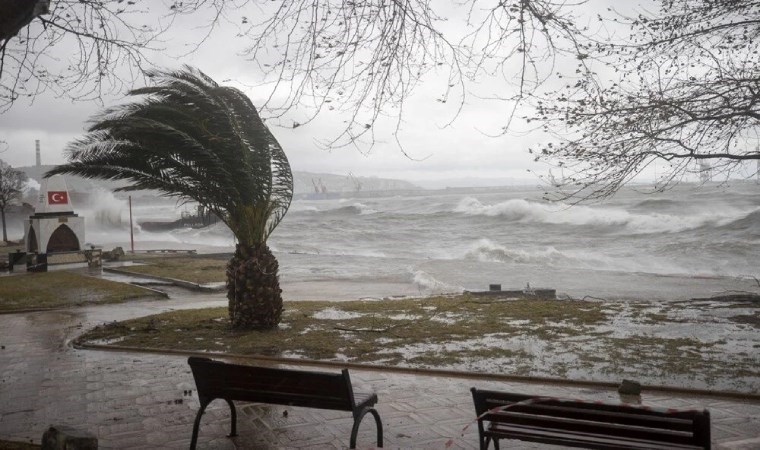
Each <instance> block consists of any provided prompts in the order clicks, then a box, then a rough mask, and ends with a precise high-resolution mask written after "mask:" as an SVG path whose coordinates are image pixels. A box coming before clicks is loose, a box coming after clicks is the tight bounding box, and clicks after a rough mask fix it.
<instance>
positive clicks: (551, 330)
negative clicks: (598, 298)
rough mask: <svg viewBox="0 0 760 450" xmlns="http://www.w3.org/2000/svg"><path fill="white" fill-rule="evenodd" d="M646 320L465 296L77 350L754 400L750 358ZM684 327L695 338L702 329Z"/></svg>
mask: <svg viewBox="0 0 760 450" xmlns="http://www.w3.org/2000/svg"><path fill="white" fill-rule="evenodd" d="M674 311H676V310H675V309H674ZM621 312H623V313H625V316H626V319H625V322H626V323H627V325H625V324H623V325H621V324H620V314H621ZM652 312H653V311H652V309H651V305H650V307H649V308H633V309H631V308H629V307H628V306H620V305H615V304H609V303H601V302H585V301H557V300H527V299H526V300H495V299H484V298H478V297H474V296H470V295H460V296H441V297H431V298H424V299H395V300H383V301H351V302H340V303H336V302H324V301H306V302H286V304H285V311H284V312H283V319H282V322H281V324H280V327H279V328H278V329H276V330H273V331H267V332H257V331H250V332H238V331H233V330H232V329H231V328H230V325H229V321H228V318H227V313H228V312H227V309H226V308H215V309H202V310H185V311H172V312H167V313H164V314H159V315H155V316H150V317H145V318H140V319H135V320H130V321H126V322H121V323H112V324H108V325H104V326H101V327H98V328H95V329H93V330H91V331H90V332H88V333H86V334H85V335H84V336H82V337H81V338H80V341H79V342H80V343H104V344H108V343H113V344H116V345H124V346H130V347H141V348H151V349H177V350H190V351H206V352H218V353H235V354H249V355H269V356H280V357H291V358H305V359H314V360H327V361H350V362H354V363H366V364H379V365H387V366H407V367H426V368H449V369H451V368H453V369H456V370H472V371H487V372H499V373H511V374H516V375H541V376H553V377H567V376H571V377H576V378H584V379H597V380H598V379H600V378H601V379H603V380H612V381H619V380H620V379H621V378H622V377H626V378H633V379H640V380H641V381H643V382H649V383H652V382H654V383H657V382H658V381H657V380H673V379H676V378H677V379H683V380H689V383H692V381H693V380H694V378H695V377H697V378H698V379H699V380H701V381H700V382H703V383H705V384H707V385H710V384H711V383H722V385H721V386H723V387H725V386H728V385H727V384H726V383H735V384H736V386H739V388H740V389H745V390H748V391H754V390H756V386H755V385H756V382H754V381H746V380H752V379H756V377H757V376H758V375H760V372H759V371H758V369H757V357H756V352H752V351H750V352H745V353H744V354H742V353H741V352H738V351H733V352H728V353H726V349H725V347H726V346H729V347H730V342H728V341H726V340H725V339H724V340H719V341H714V340H707V341H704V340H700V339H699V338H698V337H696V336H689V337H683V336H678V335H670V336H668V335H662V336H659V335H658V336H655V335H652V334H648V333H637V331H636V330H637V328H636V327H643V328H644V329H647V328H648V327H650V325H648V324H649V323H650V322H651V321H652V320H653V319H654V318H655V317H657V316H656V315H655V316H654V317H652V314H651V313H652ZM692 320H693V321H694V326H695V327H699V326H700V323H702V322H699V321H700V320H709V317H708V318H707V319H704V318H700V317H697V318H694V319H692ZM670 322H671V321H670V320H668V321H666V322H664V323H666V324H667V323H670ZM619 327H622V328H619ZM754 348H757V346H755V347H754ZM742 377H744V379H742ZM653 380H654V381H653ZM753 383H754V384H753Z"/></svg>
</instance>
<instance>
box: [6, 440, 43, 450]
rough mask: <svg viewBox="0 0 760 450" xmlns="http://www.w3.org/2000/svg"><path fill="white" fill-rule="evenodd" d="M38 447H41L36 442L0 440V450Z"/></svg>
mask: <svg viewBox="0 0 760 450" xmlns="http://www.w3.org/2000/svg"><path fill="white" fill-rule="evenodd" d="M39 448H42V447H41V446H39V445H37V444H29V443H26V442H15V441H3V440H0V450H36V449H39Z"/></svg>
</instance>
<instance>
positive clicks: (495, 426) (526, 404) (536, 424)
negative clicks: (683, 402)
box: [471, 388, 710, 449]
mask: <svg viewBox="0 0 760 450" xmlns="http://www.w3.org/2000/svg"><path fill="white" fill-rule="evenodd" d="M471 391H472V395H473V401H474V403H475V411H476V414H477V415H478V417H479V419H478V430H479V433H480V440H481V441H480V444H481V448H486V447H487V446H488V443H489V440H487V439H486V438H489V439H492V440H494V441H498V439H521V440H527V441H535V442H543V443H552V444H560V445H568V446H576V447H577V446H580V447H589V448H678V449H709V448H710V421H709V412H708V411H707V410H703V411H695V410H675V409H657V408H647V407H642V406H637V405H627V404H613V403H602V402H583V401H577V400H572V399H558V398H548V397H534V396H530V395H525V394H515V393H510V392H499V391H483V390H478V389H476V388H472V389H471ZM521 402H522V403H521Z"/></svg>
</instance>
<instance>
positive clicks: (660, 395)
mask: <svg viewBox="0 0 760 450" xmlns="http://www.w3.org/2000/svg"><path fill="white" fill-rule="evenodd" d="M225 304H226V300H225V298H224V294H189V293H186V292H184V291H172V299H170V300H155V301H145V302H132V303H128V304H121V305H103V306H91V307H82V308H75V309H66V310H57V311H47V312H33V313H22V314H5V315H0V346H2V349H0V440H13V441H26V442H29V441H32V442H35V443H39V442H40V439H41V437H42V433H43V432H44V431H45V429H46V428H47V427H48V426H49V425H52V424H56V425H69V426H72V427H75V428H78V429H80V430H86V431H89V432H91V433H93V434H95V435H96V436H97V437H98V439H99V443H100V447H101V448H118V449H129V448H187V447H188V446H189V443H190V437H191V432H192V426H193V420H194V418H195V413H196V412H197V410H198V408H199V403H198V399H197V397H196V395H195V384H194V382H193V378H192V374H191V373H190V368H189V366H188V365H187V358H186V357H185V356H181V355H157V354H142V353H131V352H111V351H99V350H77V349H74V348H72V347H71V345H70V342H71V340H72V339H73V338H75V337H76V336H77V335H79V334H80V333H82V332H83V331H84V330H85V329H88V328H91V327H93V326H95V325H98V324H102V323H104V322H108V321H114V320H124V319H128V318H132V317H139V316H144V315H149V314H155V313H158V312H162V311H166V310H169V309H185V308H195V307H206V306H211V305H213V306H223V305H225ZM317 370H326V371H337V370H336V369H317ZM351 377H352V381H353V384H354V388H355V389H356V390H364V391H366V390H374V391H376V392H377V393H378V396H379V399H380V402H379V403H378V406H377V410H378V411H379V413H380V415H381V417H382V420H383V426H384V428H385V433H384V436H385V446H386V448H443V447H444V446H445V444H446V442H447V441H448V440H449V439H453V447H454V448H477V428H476V427H475V426H474V425H471V426H470V427H469V428H468V429H467V430H466V431H465V432H464V436H462V435H461V434H462V429H463V428H464V427H465V426H467V425H468V424H470V423H471V421H472V419H473V418H474V417H473V416H474V412H473V406H472V400H471V397H470V393H469V388H470V387H473V386H477V387H479V388H490V389H499V390H507V391H514V392H524V393H532V394H536V395H551V396H565V397H573V398H584V399H590V400H606V401H618V400H619V397H618V395H617V393H616V392H615V391H613V390H609V389H590V388H587V387H586V388H583V387H568V386H556V385H548V384H528V383H518V382H499V381H483V380H478V379H475V378H473V379H467V378H448V377H441V376H425V375H408V374H399V373H391V372H384V371H365V370H353V369H352V370H351ZM187 391H191V393H190V394H189V395H188V392H187ZM643 401H644V403H645V404H649V405H653V406H667V407H675V408H699V409H701V408H707V409H709V410H710V413H711V419H712V437H713V444H714V447H715V448H725V449H758V448H760V401H758V400H742V399H735V398H733V399H732V398H720V397H712V396H686V395H683V394H668V393H664V392H657V393H647V392H645V393H644V395H643ZM286 411H287V414H285V412H286ZM238 415H239V417H238V431H239V436H238V437H236V438H227V437H226V434H227V433H228V432H229V410H228V408H227V405H226V404H225V403H224V402H222V401H215V402H213V403H212V404H211V406H210V407H209V408H208V410H207V412H206V414H205V415H204V417H203V421H202V424H201V430H200V436H199V443H198V448H199V449H200V448H213V449H232V448H246V449H248V448H346V447H348V439H349V435H350V432H351V425H352V419H351V417H350V413H347V412H339V411H324V410H314V409H307V408H289V407H283V406H269V405H254V404H240V405H239V407H238ZM374 434H375V430H374V422H373V421H372V420H371V418H365V420H364V422H362V427H361V430H360V433H359V439H358V444H359V447H360V448H361V447H372V446H373V445H374ZM510 448H544V447H543V446H540V445H533V444H526V443H520V442H515V443H514V445H510Z"/></svg>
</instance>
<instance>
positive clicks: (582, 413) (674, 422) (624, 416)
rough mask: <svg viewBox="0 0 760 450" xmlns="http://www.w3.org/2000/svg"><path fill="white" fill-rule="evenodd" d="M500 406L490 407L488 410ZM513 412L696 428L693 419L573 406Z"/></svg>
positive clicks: (519, 407) (526, 407)
mask: <svg viewBox="0 0 760 450" xmlns="http://www.w3.org/2000/svg"><path fill="white" fill-rule="evenodd" d="M497 406H498V405H489V407H488V409H491V408H494V407H497ZM509 411H511V412H527V413H535V414H541V415H546V416H557V417H567V416H573V417H576V418H578V419H584V420H592V421H598V422H612V423H619V424H625V425H638V426H645V427H652V428H665V429H671V430H682V431H689V430H691V429H692V428H693V426H694V421H693V420H692V419H683V418H678V417H661V416H652V415H642V414H632V413H631V412H623V413H619V412H613V411H594V410H591V409H588V408H574V407H572V406H569V407H566V406H552V405H543V404H536V405H516V406H513V407H511V408H509Z"/></svg>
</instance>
